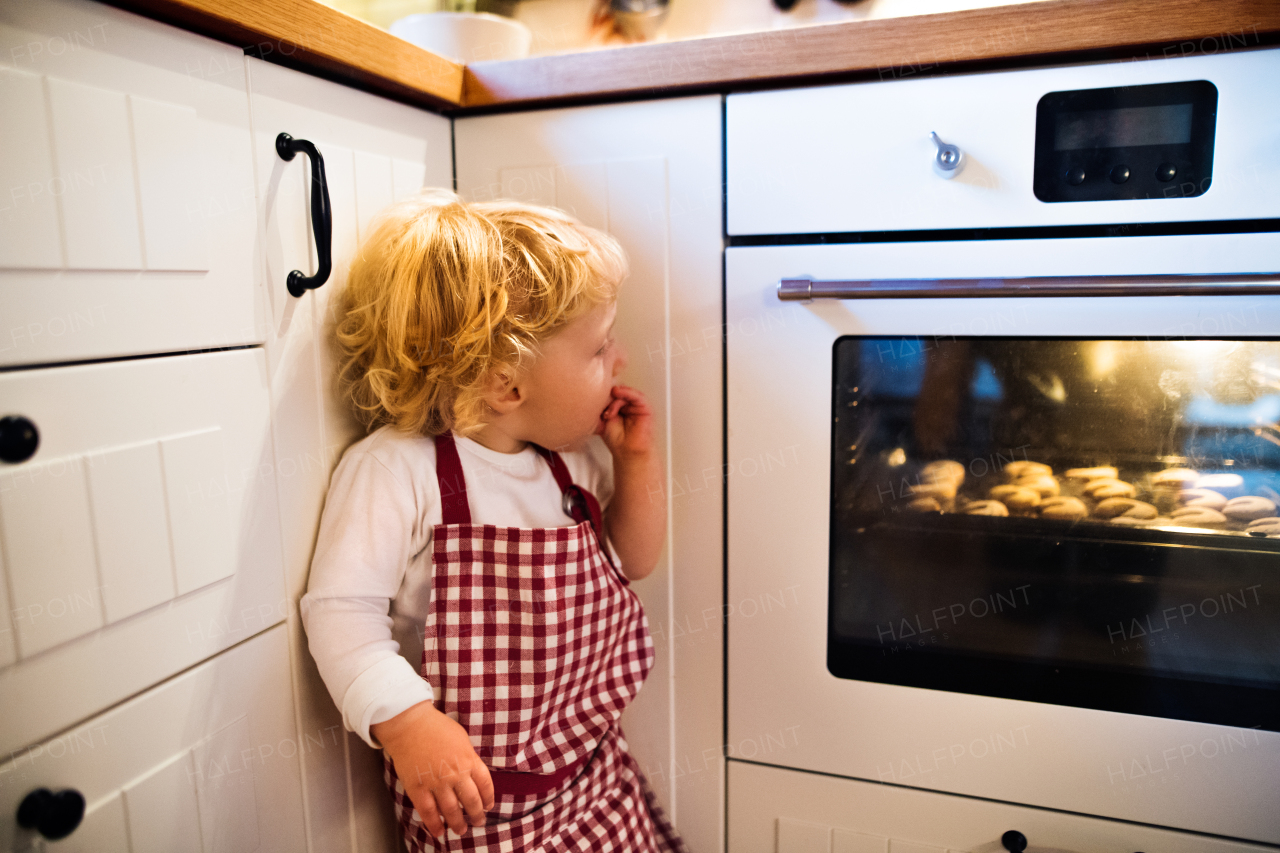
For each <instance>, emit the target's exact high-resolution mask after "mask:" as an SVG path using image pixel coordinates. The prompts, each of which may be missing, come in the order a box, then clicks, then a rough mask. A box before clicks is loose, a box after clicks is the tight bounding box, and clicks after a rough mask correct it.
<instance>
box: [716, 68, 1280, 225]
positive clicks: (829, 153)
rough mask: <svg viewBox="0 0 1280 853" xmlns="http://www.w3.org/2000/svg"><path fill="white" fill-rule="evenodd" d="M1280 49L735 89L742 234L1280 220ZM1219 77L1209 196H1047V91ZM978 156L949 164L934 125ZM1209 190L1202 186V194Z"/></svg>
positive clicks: (732, 116)
mask: <svg viewBox="0 0 1280 853" xmlns="http://www.w3.org/2000/svg"><path fill="white" fill-rule="evenodd" d="M1277 76H1280V50H1255V51H1241V52H1237V53H1232V54H1221V55H1218V56H1208V57H1189V58H1186V59H1169V60H1154V61H1150V62H1125V63H1110V64H1097V65H1079V66H1072V67H1068V68H1046V69H1038V70H1032V71H1008V72H993V73H985V74H966V75H948V76H944V77H932V78H927V79H919V80H889V79H886V80H885V81H883V82H873V83H858V84H853V85H846V86H831V87H824V88H815V89H799V90H790V91H776V92H758V93H752V94H743V95H731V96H730V97H729V98H728V106H727V124H726V139H727V152H728V164H727V176H728V201H727V204H728V231H729V233H730V234H734V235H751V234H815V233H836V232H869V231H871V232H874V231H899V230H906V229H910V230H917V229H952V228H993V227H996V228H998V227H1010V226H1028V225H1066V224H1088V223H1128V222H1169V221H1193V220H1215V219H1263V218H1273V217H1276V216H1280V197H1278V196H1277V195H1276V194H1275V193H1261V192H1258V191H1257V187H1259V186H1273V185H1275V184H1276V183H1277V182H1280V160H1277V158H1275V157H1271V156H1268V155H1267V151H1268V150H1271V149H1274V147H1275V146H1276V144H1277V143H1280V134H1278V133H1277V130H1276V127H1275V123H1274V122H1271V121H1269V120H1268V118H1267V117H1268V116H1274V115H1275V114H1276V111H1277V110H1280V92H1277V91H1276V89H1275V87H1273V86H1268V85H1267V84H1266V82H1265V81H1267V80H1274V79H1276V78H1277ZM1190 80H1208V81H1210V82H1212V83H1213V84H1214V85H1215V86H1216V87H1217V90H1218V103H1217V128H1216V134H1215V147H1214V155H1213V181H1212V186H1211V188H1210V189H1209V190H1208V191H1207V192H1205V193H1204V194H1203V195H1197V196H1194V197H1182V195H1183V194H1182V190H1181V188H1180V185H1177V182H1174V183H1173V184H1170V186H1169V187H1167V188H1166V189H1165V191H1164V195H1162V196H1160V197H1155V198H1140V199H1133V200H1124V201H1091V202H1073V203H1046V202H1042V201H1040V200H1039V199H1037V198H1036V195H1035V193H1034V192H1033V191H1032V177H1033V165H1034V162H1035V137H1036V107H1037V104H1038V102H1039V101H1040V98H1041V97H1042V96H1044V95H1045V94H1047V93H1048V92H1054V91H1065V90H1079V89H1095V88H1109V87H1115V86H1136V85H1145V84H1153V83H1169V82H1177V81H1190ZM931 132H936V133H937V134H938V136H939V137H940V138H941V139H942V140H943V141H945V142H947V143H951V144H954V145H957V146H959V147H960V149H961V150H962V151H963V152H964V154H965V157H966V158H967V161H966V164H965V165H964V167H963V169H962V170H961V171H960V173H959V175H957V176H956V177H954V178H952V179H951V180H946V179H944V178H942V177H940V176H939V175H937V174H935V173H934V170H933V161H934V156H935V152H936V150H937V149H936V148H935V146H934V143H933V140H932V139H931V138H930V135H929V134H930V133H931ZM1193 189H1194V188H1193Z"/></svg>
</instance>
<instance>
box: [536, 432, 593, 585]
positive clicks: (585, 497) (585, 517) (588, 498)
mask: <svg viewBox="0 0 1280 853" xmlns="http://www.w3.org/2000/svg"><path fill="white" fill-rule="evenodd" d="M533 449H534V450H536V451H538V455H539V456H541V457H542V458H543V459H545V460H547V464H548V465H550V466H551V474H552V475H553V476H554V477H555V478H556V485H558V486H559V487H560V493H561V494H563V495H564V511H565V513H566V514H567V515H568V516H569V517H570V518H572V519H573V520H574V521H576V522H578V523H579V524H581V523H582V522H584V521H590V522H591V529H592V530H594V531H595V533H596V541H597V542H599V544H600V552H601V553H602V554H604V558H605V559H606V560H608V562H609V563H610V565H612V563H613V559H612V558H611V557H610V556H609V549H608V548H606V547H605V544H604V516H603V514H602V513H601V512H600V502H599V501H597V500H596V496H595V495H593V494H591V492H588V491H587V490H586V489H584V488H582V487H581V486H575V485H574V483H573V477H571V476H570V475H569V468H568V467H567V466H566V465H565V464H564V460H563V459H561V458H560V454H559V453H556V452H555V451H554V450H547V449H546V448H545V447H539V446H538V445H536V444H535V445H533Z"/></svg>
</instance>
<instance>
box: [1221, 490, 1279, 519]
mask: <svg viewBox="0 0 1280 853" xmlns="http://www.w3.org/2000/svg"><path fill="white" fill-rule="evenodd" d="M1222 514H1223V515H1225V516H1226V517H1227V518H1229V519H1231V520H1232V521H1242V522H1244V521H1256V520H1258V519H1259V518H1270V517H1271V516H1273V515H1275V514H1276V505H1275V504H1274V503H1272V502H1271V501H1269V500H1267V499H1266V498H1259V497H1255V496H1253V495H1249V496H1247V497H1243V498H1232V499H1231V500H1229V501H1227V505H1226V506H1224V507H1223V508H1222Z"/></svg>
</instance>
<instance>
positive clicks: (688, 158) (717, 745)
mask: <svg viewBox="0 0 1280 853" xmlns="http://www.w3.org/2000/svg"><path fill="white" fill-rule="evenodd" d="M720 122H721V100H720V98H719V97H718V96H704V97H697V98H683V99H674V100H664V101H651V102H647V103H635V104H616V105H605V106H595V107H582V108H575V109H559V110H545V111H539V112H531V113H523V114H507V115H494V116H483V117H472V118H460V119H457V120H455V122H454V125H455V131H454V132H455V138H456V142H457V145H456V152H457V155H456V162H457V182H458V192H459V194H460V195H462V196H463V198H465V199H468V200H471V201H486V200H490V199H495V198H514V199H519V200H521V201H525V202H529V203H532V204H548V205H554V206H556V207H561V208H563V209H565V210H567V211H569V212H571V213H573V214H574V215H575V216H577V217H578V218H579V219H581V220H582V221H583V222H585V223H587V224H588V225H591V226H593V227H596V228H600V229H602V230H604V231H607V232H609V233H610V234H612V235H613V236H614V237H616V238H617V239H618V241H619V242H620V243H621V244H622V246H623V248H624V249H625V251H626V253H627V257H628V260H629V262H630V264H631V275H630V277H629V278H628V280H627V282H626V283H625V284H624V285H623V287H622V291H621V294H620V297H619V300H618V320H617V325H616V327H615V328H616V330H617V335H618V339H619V341H620V342H621V343H622V344H623V346H624V347H626V349H627V351H628V354H629V365H628V367H627V369H626V371H625V373H624V375H623V377H622V381H623V382H625V383H626V384H630V385H634V386H635V387H637V388H639V389H640V390H642V391H643V392H644V393H645V394H646V395H647V396H648V398H649V402H650V404H651V405H652V406H653V407H654V409H655V413H656V419H655V420H656V422H657V426H658V434H657V441H658V444H659V446H660V447H662V449H663V453H664V455H665V457H666V459H667V466H668V468H667V478H666V483H665V489H666V494H665V498H666V501H667V506H668V512H669V519H670V524H669V530H670V533H669V536H668V538H667V549H666V553H665V555H664V557H663V559H662V560H661V562H660V563H659V566H658V568H657V569H656V570H655V571H654V573H653V574H652V575H651V576H650V577H648V578H646V579H645V580H643V581H640V582H638V583H636V584H634V589H635V590H636V591H637V593H638V594H639V595H640V597H641V599H642V600H643V601H644V605H645V610H646V612H647V615H648V619H649V625H650V630H651V631H652V633H653V637H654V641H655V646H656V649H657V661H656V663H655V666H654V669H653V671H652V672H651V673H650V675H649V679H648V681H647V682H646V683H645V686H644V689H643V690H642V691H641V692H640V695H639V696H638V697H637V699H636V701H635V703H634V704H633V705H632V706H631V708H630V709H628V711H627V713H626V714H624V716H623V721H622V722H623V727H624V730H625V731H626V733H627V738H628V741H629V742H630V744H631V747H632V750H633V752H634V753H635V755H636V757H637V759H638V760H639V761H640V764H641V766H642V767H643V768H644V769H645V772H646V774H647V775H648V777H649V779H650V781H651V782H652V783H653V786H654V789H655V790H656V791H657V792H658V794H659V797H660V798H661V800H662V802H663V803H664V804H665V806H666V807H667V808H668V809H669V810H670V813H671V817H672V818H673V820H674V821H675V823H676V825H677V827H678V828H679V829H680V831H681V832H682V833H683V834H684V836H685V838H686V840H687V841H688V843H689V845H690V848H691V849H692V850H695V851H711V850H720V849H723V841H722V833H723V826H724V817H723V814H724V813H723V803H724V781H723V766H724V762H723V757H722V754H721V743H722V741H723V735H722V731H721V722H722V718H721V708H722V684H723V674H722V660H723V658H722V654H723V652H722V648H723V646H722V644H723V635H722V630H721V618H722V610H721V605H722V592H721V589H722V584H721V577H722V575H721V566H722V549H721V542H720V537H719V535H718V533H717V531H719V530H720V525H721V519H722V510H723V500H722V492H721V477H722V475H723V469H722V467H721V461H722V454H721V422H722V421H721V417H722V409H721V400H720V396H719V394H718V393H715V390H714V389H717V388H718V387H719V386H720V376H721V368H722V364H721V339H722V327H721V320H720V304H721V284H720V282H721V275H720V264H721V254H722V237H721V213H720V211H721V204H720V192H721V190H720V174H721V172H720V151H721V142H720V139H721V134H720Z"/></svg>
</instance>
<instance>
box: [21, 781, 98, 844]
mask: <svg viewBox="0 0 1280 853" xmlns="http://www.w3.org/2000/svg"><path fill="white" fill-rule="evenodd" d="M83 819H84V795H83V794H81V793H80V792H79V791H77V790H76V789H74V788H64V789H63V790H61V791H59V792H58V793H56V794H55V793H54V792H53V791H50V790H49V789H48V788H36V789H35V790H34V791H32V792H31V793H30V794H27V795H26V796H25V797H23V798H22V803H21V804H19V806H18V826H21V827H22V828H23V829H34V830H35V831H36V832H38V833H40V834H41V835H43V836H44V837H45V838H47V839H49V840H50V841H57V840H58V839H59V838H66V837H67V836H68V835H70V834H71V833H73V832H75V831H76V827H78V826H79V825H80V821H81V820H83Z"/></svg>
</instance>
